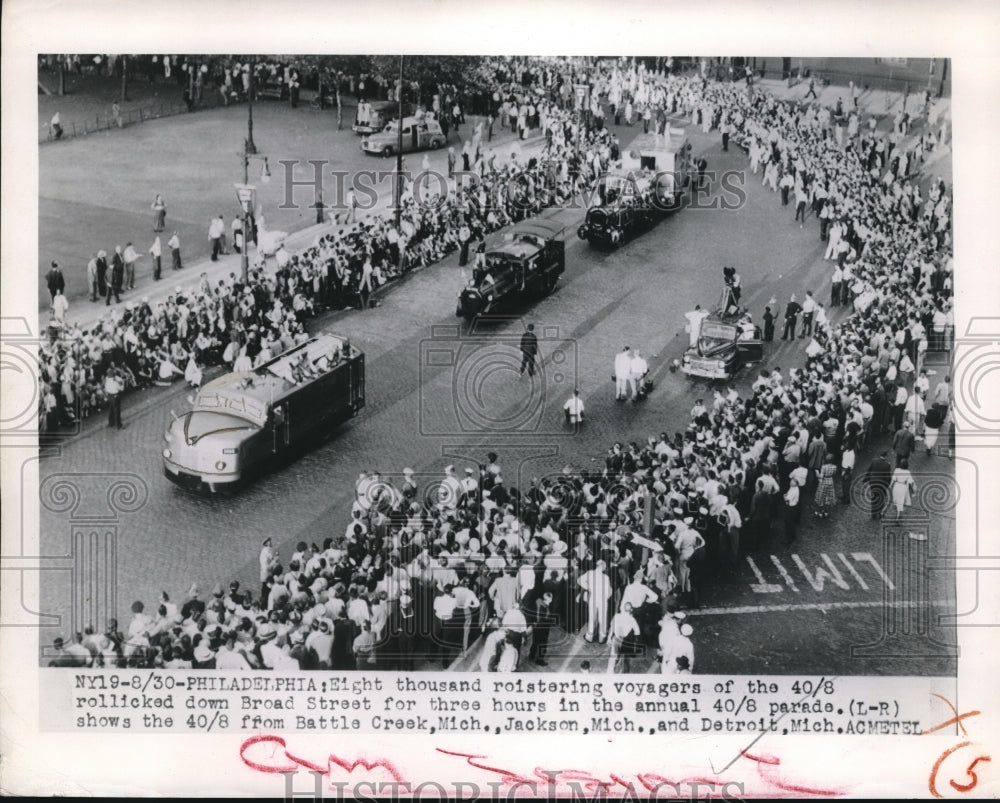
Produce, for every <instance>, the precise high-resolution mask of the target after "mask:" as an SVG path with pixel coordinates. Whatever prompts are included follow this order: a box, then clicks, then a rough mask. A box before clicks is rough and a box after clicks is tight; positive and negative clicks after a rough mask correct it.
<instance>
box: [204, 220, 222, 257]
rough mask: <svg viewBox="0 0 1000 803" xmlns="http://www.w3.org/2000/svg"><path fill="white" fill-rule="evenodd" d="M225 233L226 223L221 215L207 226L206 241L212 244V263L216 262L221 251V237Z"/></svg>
mask: <svg viewBox="0 0 1000 803" xmlns="http://www.w3.org/2000/svg"><path fill="white" fill-rule="evenodd" d="M225 232H226V223H225V221H224V220H223V219H222V215H219V216H218V217H214V218H212V222H211V223H209V224H208V239H209V241H210V242H211V243H212V261H213V262H217V261H218V259H219V254H220V252H221V251H222V235H223V234H225Z"/></svg>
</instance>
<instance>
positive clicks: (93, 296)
mask: <svg viewBox="0 0 1000 803" xmlns="http://www.w3.org/2000/svg"><path fill="white" fill-rule="evenodd" d="M87 287H89V288H90V300H91V301H97V254H94V255H93V256H92V257H91V259H90V262H88V263H87Z"/></svg>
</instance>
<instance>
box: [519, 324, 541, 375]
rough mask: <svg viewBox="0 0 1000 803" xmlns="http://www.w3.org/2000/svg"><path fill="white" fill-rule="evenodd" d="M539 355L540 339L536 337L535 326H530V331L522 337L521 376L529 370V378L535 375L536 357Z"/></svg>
mask: <svg viewBox="0 0 1000 803" xmlns="http://www.w3.org/2000/svg"><path fill="white" fill-rule="evenodd" d="M537 355H538V337H537V335H535V325H534V324H533V323H529V324H528V329H527V330H526V331H525V333H524V334H523V335H521V375H522V376H524V371H525V369H527V371H528V376H534V375H535V357H536V356H537Z"/></svg>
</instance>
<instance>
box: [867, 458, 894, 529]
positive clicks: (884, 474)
mask: <svg viewBox="0 0 1000 803" xmlns="http://www.w3.org/2000/svg"><path fill="white" fill-rule="evenodd" d="M891 479H892V467H891V466H890V465H889V461H888V460H886V459H885V458H883V457H876V458H875V459H874V460H872V462H871V465H870V466H868V471H867V472H865V482H866V483H868V501H869V503H870V505H871V509H870V512H871V517H872V518H873V519H874V518H876V517H878V516H879V514H881V513H882V511H883V510H884V509H885V506H886V503H887V502H888V500H889V481H890V480H891Z"/></svg>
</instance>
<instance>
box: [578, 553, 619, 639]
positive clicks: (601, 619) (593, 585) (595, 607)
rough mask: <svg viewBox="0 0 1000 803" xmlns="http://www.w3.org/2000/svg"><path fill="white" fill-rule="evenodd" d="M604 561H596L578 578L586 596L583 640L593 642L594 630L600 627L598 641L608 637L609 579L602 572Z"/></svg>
mask: <svg viewBox="0 0 1000 803" xmlns="http://www.w3.org/2000/svg"><path fill="white" fill-rule="evenodd" d="M604 566H605V564H604V561H603V560H599V561H597V565H596V566H594V568H593V569H591V570H590V571H589V572H585V573H584V574H583V575H582V576H581V577H580V579H579V580H578V582H579V584H580V588H582V589H583V591H584V592H585V595H586V597H587V634H586V635H585V636H584V640H585V641H588V642H593V640H594V630H595V629H597V628H598V626H599V628H600V637H599V638H600V641H601V642H604V641H606V640H607V637H608V600H609V599H610V598H611V580H610V579H609V578H608V576H607V574H605V573H604Z"/></svg>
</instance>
